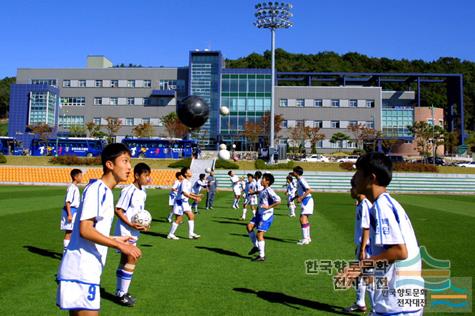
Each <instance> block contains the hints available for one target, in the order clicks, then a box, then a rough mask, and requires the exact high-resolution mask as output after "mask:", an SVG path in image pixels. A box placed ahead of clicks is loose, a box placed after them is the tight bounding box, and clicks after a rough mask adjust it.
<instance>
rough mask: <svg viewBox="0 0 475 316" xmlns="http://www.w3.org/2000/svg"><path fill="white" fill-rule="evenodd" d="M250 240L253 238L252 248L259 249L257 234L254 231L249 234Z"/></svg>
mask: <svg viewBox="0 0 475 316" xmlns="http://www.w3.org/2000/svg"><path fill="white" fill-rule="evenodd" d="M249 238H251V243H252V246H253V247H257V239H256V233H255V232H254V231H252V232H250V233H249Z"/></svg>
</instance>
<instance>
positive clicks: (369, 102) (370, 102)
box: [366, 100, 374, 108]
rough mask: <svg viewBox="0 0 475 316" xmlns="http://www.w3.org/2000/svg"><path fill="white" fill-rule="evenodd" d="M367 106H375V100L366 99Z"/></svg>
mask: <svg viewBox="0 0 475 316" xmlns="http://www.w3.org/2000/svg"><path fill="white" fill-rule="evenodd" d="M366 107H367V108H374V100H366Z"/></svg>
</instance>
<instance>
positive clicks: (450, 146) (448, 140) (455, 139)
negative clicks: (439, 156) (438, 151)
mask: <svg viewBox="0 0 475 316" xmlns="http://www.w3.org/2000/svg"><path fill="white" fill-rule="evenodd" d="M459 135H460V133H459V132H458V131H453V132H445V135H444V147H445V150H446V153H447V154H450V155H453V154H454V153H455V152H456V148H457V145H458V143H459Z"/></svg>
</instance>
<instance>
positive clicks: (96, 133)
mask: <svg viewBox="0 0 475 316" xmlns="http://www.w3.org/2000/svg"><path fill="white" fill-rule="evenodd" d="M86 130H87V133H88V136H89V137H101V136H103V135H101V134H103V132H101V126H100V125H97V124H96V123H94V122H93V121H90V122H87V123H86Z"/></svg>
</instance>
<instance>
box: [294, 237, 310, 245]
mask: <svg viewBox="0 0 475 316" xmlns="http://www.w3.org/2000/svg"><path fill="white" fill-rule="evenodd" d="M311 242H312V240H311V239H310V238H304V239H301V240H299V241H298V242H297V245H300V246H303V245H308V244H310V243H311Z"/></svg>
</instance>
